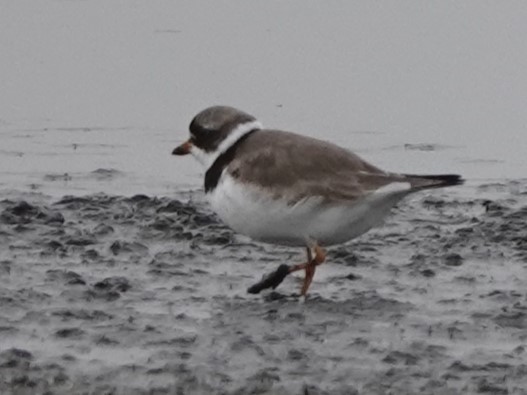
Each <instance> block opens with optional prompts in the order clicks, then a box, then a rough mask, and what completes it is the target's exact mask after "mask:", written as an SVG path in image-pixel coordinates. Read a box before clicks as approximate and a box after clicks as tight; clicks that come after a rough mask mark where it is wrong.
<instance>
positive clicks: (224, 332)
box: [0, 175, 527, 395]
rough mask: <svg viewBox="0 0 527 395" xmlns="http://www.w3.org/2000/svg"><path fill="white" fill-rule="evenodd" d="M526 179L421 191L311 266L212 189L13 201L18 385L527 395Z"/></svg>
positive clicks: (9, 318)
mask: <svg viewBox="0 0 527 395" xmlns="http://www.w3.org/2000/svg"><path fill="white" fill-rule="evenodd" d="M114 176H115V175H111V176H110V179H111V178H112V177H114ZM526 185H527V184H526V183H525V182H523V181H514V182H510V183H509V182H503V183H499V184H488V185H478V186H475V187H469V186H466V187H464V188H456V189H451V190H448V191H446V190H445V191H437V192H434V193H433V194H429V195H425V194H423V195H416V196H414V197H413V198H411V199H408V200H407V201H405V202H404V203H403V204H401V205H400V207H399V208H398V209H397V210H395V212H394V215H393V217H391V218H390V219H389V220H388V221H387V223H386V226H384V227H382V228H379V229H377V230H374V231H372V232H370V233H368V234H367V235H364V236H363V237H361V238H360V239H358V240H355V241H353V242H351V243H349V244H347V245H345V246H339V247H335V248H332V249H330V250H329V251H328V263H327V264H325V265H323V266H321V267H320V268H319V269H318V270H317V275H316V277H315V281H314V283H313V285H312V291H311V294H310V295H309V297H308V298H307V300H306V301H302V300H299V298H298V289H299V287H300V282H301V276H296V275H291V276H288V277H287V278H286V279H285V280H284V282H283V283H282V284H281V285H280V286H279V287H278V288H277V289H276V290H274V291H272V292H263V293H262V294H260V295H249V294H247V293H246V289H247V288H248V287H249V286H250V285H252V284H254V283H256V282H257V281H258V280H259V279H260V277H261V276H262V275H263V274H265V273H268V272H270V271H272V270H275V269H277V268H278V267H279V266H280V265H281V264H284V263H285V264H291V263H299V262H300V261H302V260H303V258H304V256H303V251H302V250H301V249H300V250H297V249H289V248H280V247H274V246H267V245H262V244H258V243H254V242H252V241H250V240H248V239H246V238H244V237H243V236H238V235H235V234H234V233H233V232H232V231H230V230H229V229H228V228H226V227H224V226H223V225H222V224H221V223H220V222H219V221H218V220H217V218H216V217H215V216H214V215H213V214H212V213H211V212H210V211H209V210H208V208H207V206H206V205H204V204H202V203H200V202H193V201H190V202H189V201H183V200H178V199H171V198H166V197H150V196H145V195H136V196H132V197H122V196H111V195H106V194H96V195H89V196H65V197H63V198H61V199H59V200H57V201H51V200H50V198H48V197H46V196H41V195H31V196H27V195H26V196H23V197H22V196H21V197H20V199H16V197H13V195H12V194H11V195H10V199H9V200H3V201H0V242H1V243H2V247H3V248H2V250H1V253H0V280H1V281H2V286H1V287H0V306H1V309H0V393H2V394H4V393H5V394H34V393H53V394H72V393H126V394H204V393H207V394H209V393H210V394H240V395H241V394H363V393H364V394H384V393H392V394H417V393H425V394H465V393H498V394H501V393H503V394H505V393H509V394H522V393H525V388H527V378H526V377H527V363H526V362H525V361H526V355H527V353H526V351H525V350H526V349H527V332H526V328H527V296H526V295H527V294H526V289H527V266H526V262H527V241H526V240H527V233H526V230H525V229H526V228H525V223H526V220H527V194H526V193H525V191H526Z"/></svg>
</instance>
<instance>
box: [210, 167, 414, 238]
mask: <svg viewBox="0 0 527 395" xmlns="http://www.w3.org/2000/svg"><path fill="white" fill-rule="evenodd" d="M407 193H408V189H407V188H395V190H391V189H388V190H387V191H386V192H382V191H381V192H380V193H379V192H377V193H373V194H370V195H368V196H366V197H364V198H363V199H361V200H360V201H355V202H350V203H349V204H348V203H341V204H328V203H323V201H322V198H320V197H313V198H309V199H304V200H302V201H299V202H298V203H296V204H294V205H289V204H288V203H287V201H285V200H281V199H275V198H273V197H272V195H271V194H270V193H266V191H265V189H260V188H258V187H256V186H254V185H253V184H243V183H240V182H238V181H237V180H235V179H234V178H232V177H231V176H229V175H228V174H227V173H226V172H224V173H223V174H222V176H221V178H220V180H219V182H218V185H217V187H216V188H215V189H214V190H213V191H212V192H211V193H209V194H207V196H208V198H209V201H210V204H211V206H212V209H213V210H214V211H215V212H216V213H217V214H218V216H219V217H220V218H221V219H222V220H223V221H224V222H225V223H226V224H227V225H228V226H230V227H231V228H232V229H234V230H235V231H236V232H239V233H242V234H244V235H247V236H249V237H251V238H253V239H255V240H259V241H263V242H268V243H273V244H282V245H292V246H305V245H306V240H308V239H313V240H316V241H318V242H319V243H320V244H321V245H325V246H328V245H332V244H340V243H344V242H346V241H348V240H351V239H353V238H355V237H357V236H359V235H361V234H363V233H364V232H366V231H368V230H369V229H371V228H372V227H374V226H378V225H380V224H381V223H382V221H383V219H384V218H385V217H386V216H387V215H388V214H389V212H390V210H391V208H392V207H393V206H394V205H395V204H396V203H397V202H398V201H399V200H400V199H402V198H403V197H404V196H405V195H406V194H407Z"/></svg>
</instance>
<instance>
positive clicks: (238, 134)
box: [190, 121, 263, 169]
mask: <svg viewBox="0 0 527 395" xmlns="http://www.w3.org/2000/svg"><path fill="white" fill-rule="evenodd" d="M262 128H263V126H262V124H261V123H260V122H258V121H251V122H245V123H242V124H240V125H238V126H236V128H234V130H233V131H232V132H230V133H229V135H228V136H227V138H226V139H225V140H223V141H222V142H221V143H220V145H219V146H218V148H217V149H216V150H215V151H214V152H205V151H203V150H202V149H200V148H198V147H196V146H192V149H191V150H190V153H191V154H192V155H193V156H194V158H196V159H197V160H198V161H199V162H200V163H201V164H202V165H203V166H204V167H205V168H207V169H208V168H209V167H210V166H211V165H212V164H213V163H214V161H215V160H216V159H218V157H219V156H220V155H221V154H223V153H225V152H226V151H227V150H228V149H229V148H231V147H232V146H233V145H234V143H236V142H237V141H238V140H239V139H240V138H242V137H243V136H245V135H246V134H247V133H249V132H250V131H253V130H258V129H262Z"/></svg>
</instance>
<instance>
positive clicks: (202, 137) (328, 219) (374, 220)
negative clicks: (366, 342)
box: [172, 105, 464, 297]
mask: <svg viewBox="0 0 527 395" xmlns="http://www.w3.org/2000/svg"><path fill="white" fill-rule="evenodd" d="M189 132H190V138H189V139H188V140H187V141H185V142H184V143H182V144H181V145H179V146H177V147H176V148H175V149H174V150H173V151H172V154H173V155H178V156H182V155H188V154H190V155H192V156H194V157H195V158H196V159H197V160H198V161H199V162H200V163H201V164H202V165H203V167H204V169H205V177H204V189H205V195H206V197H207V200H208V201H209V203H210V206H211V208H212V210H213V211H214V212H215V213H216V214H217V215H218V217H219V218H220V219H221V220H222V221H223V222H224V223H225V224H227V225H228V226H229V227H230V228H232V229H233V230H234V231H235V232H238V233H240V234H244V235H246V236H249V237H250V238H252V239H254V240H256V241H259V242H264V243H271V244H277V245H285V246H293V247H302V248H304V249H305V251H306V255H307V259H306V261H305V262H304V263H301V264H294V265H287V264H281V265H280V266H279V267H278V269H276V270H275V271H273V272H271V273H269V274H268V275H265V276H263V277H262V280H261V281H259V282H258V283H256V284H254V285H252V286H251V287H249V288H248V292H249V293H253V294H255V293H259V292H260V291H262V290H264V289H266V288H273V289H274V288H276V287H277V286H278V285H279V284H280V283H281V282H282V281H283V280H284V278H285V277H286V276H287V275H288V274H290V273H293V272H296V271H301V270H303V271H304V272H305V275H304V279H303V282H302V286H301V289H300V295H301V296H304V297H306V296H307V293H308V289H309V287H310V285H311V283H312V281H313V277H314V275H315V271H316V268H317V266H319V265H321V264H322V263H323V262H325V260H326V252H325V248H326V247H330V246H333V245H338V244H343V243H346V242H348V241H350V240H352V239H354V238H356V237H358V236H360V235H362V234H364V233H366V232H367V231H368V230H370V229H372V228H374V227H377V226H380V225H382V223H383V221H384V219H385V218H386V217H387V216H389V214H390V212H391V211H392V209H393V208H394V207H395V206H396V205H397V204H398V203H399V202H400V201H401V200H402V199H403V198H405V197H406V196H408V195H409V194H412V193H415V192H419V191H423V190H428V189H434V188H441V187H450V186H455V185H460V184H462V183H463V182H464V180H463V178H462V177H461V176H460V175H458V174H437V175H416V174H402V173H396V172H388V171H385V170H382V169H380V168H379V167H376V166H374V165H372V164H370V163H369V162H367V161H366V160H364V159H362V158H361V157H360V156H358V155H357V154H355V153H353V152H352V151H350V150H348V149H346V148H343V147H340V146H338V145H336V144H333V143H331V142H327V141H323V140H319V139H316V138H312V137H308V136H304V135H302V134H298V133H294V132H288V131H282V130H278V129H267V128H264V127H263V126H262V124H261V123H260V122H259V121H258V120H257V119H256V118H255V117H254V116H252V115H250V114H248V113H246V112H244V111H241V110H239V109H237V108H234V107H230V106H224V105H215V106H211V107H208V108H206V109H204V110H202V111H201V112H199V113H198V114H197V115H196V116H195V117H194V118H193V119H192V121H191V123H190V125H189Z"/></svg>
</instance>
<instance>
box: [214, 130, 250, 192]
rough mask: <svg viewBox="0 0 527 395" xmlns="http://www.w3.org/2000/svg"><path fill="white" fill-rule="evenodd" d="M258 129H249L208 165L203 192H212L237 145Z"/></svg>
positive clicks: (232, 156)
mask: <svg viewBox="0 0 527 395" xmlns="http://www.w3.org/2000/svg"><path fill="white" fill-rule="evenodd" d="M257 130H258V129H254V130H251V131H249V132H247V133H245V134H244V135H243V136H242V137H240V138H239V139H238V140H237V141H236V142H235V143H234V144H233V145H231V146H230V147H229V148H228V149H227V150H226V151H225V152H224V153H223V154H221V155H220V156H218V157H217V158H216V160H215V161H214V163H213V164H212V165H211V166H210V167H209V169H208V170H207V172H206V173H205V193H208V192H212V191H213V190H214V189H215V188H216V186H218V182H219V181H220V177H221V173H223V169H225V168H226V167H227V166H229V163H231V162H232V160H233V159H234V154H235V153H236V150H237V149H238V146H239V145H240V144H241V143H242V142H243V141H245V139H246V138H247V137H249V136H250V135H251V134H253V133H254V132H256V131H257Z"/></svg>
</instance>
